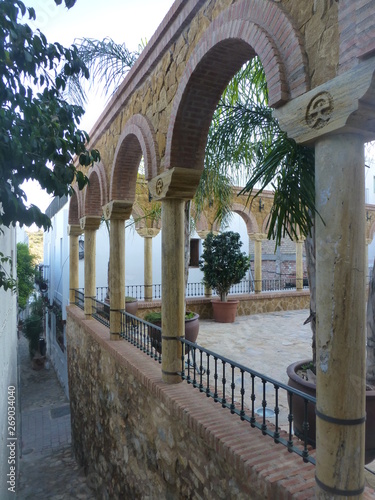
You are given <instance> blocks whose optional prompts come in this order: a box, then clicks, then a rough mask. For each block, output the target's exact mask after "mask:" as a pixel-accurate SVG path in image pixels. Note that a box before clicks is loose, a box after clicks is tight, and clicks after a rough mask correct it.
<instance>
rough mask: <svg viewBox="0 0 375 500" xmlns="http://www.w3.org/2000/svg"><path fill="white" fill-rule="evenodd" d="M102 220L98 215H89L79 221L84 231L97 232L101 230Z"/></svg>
mask: <svg viewBox="0 0 375 500" xmlns="http://www.w3.org/2000/svg"><path fill="white" fill-rule="evenodd" d="M101 220H102V218H101V217H99V216H97V215H87V216H86V217H82V218H81V219H79V224H80V226H81V230H82V231H84V230H86V229H93V230H94V231H96V230H97V229H99V226H100V222H101Z"/></svg>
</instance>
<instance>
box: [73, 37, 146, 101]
mask: <svg viewBox="0 0 375 500" xmlns="http://www.w3.org/2000/svg"><path fill="white" fill-rule="evenodd" d="M75 45H76V47H77V49H78V54H79V57H80V58H81V60H82V61H83V62H84V64H85V65H86V67H87V68H88V70H89V72H90V80H89V87H92V86H93V84H94V82H95V85H98V84H102V85H103V87H102V91H103V93H104V94H105V95H110V94H111V93H112V92H114V91H116V90H117V88H118V87H119V85H120V84H121V82H122V81H123V79H124V77H125V75H126V74H127V73H128V71H129V70H130V69H131V67H132V66H133V64H134V63H135V61H136V60H137V58H138V56H139V52H131V51H130V50H129V49H128V48H127V47H126V45H125V43H121V44H119V43H116V42H114V41H113V40H112V38H110V37H106V38H104V39H103V40H95V39H93V38H78V39H76V40H75ZM141 48H142V47H141V46H140V49H141ZM67 95H69V97H70V98H72V99H73V101H74V102H75V103H77V104H80V105H84V103H85V102H86V101H87V95H86V92H85V88H84V85H82V78H81V77H80V75H79V74H76V75H73V76H72V77H71V78H69V80H68V88H67Z"/></svg>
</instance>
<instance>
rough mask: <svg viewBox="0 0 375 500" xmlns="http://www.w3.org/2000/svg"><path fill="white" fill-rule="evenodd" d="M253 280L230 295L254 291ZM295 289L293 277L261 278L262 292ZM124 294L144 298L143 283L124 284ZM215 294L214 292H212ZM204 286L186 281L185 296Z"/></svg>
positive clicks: (200, 293)
mask: <svg viewBox="0 0 375 500" xmlns="http://www.w3.org/2000/svg"><path fill="white" fill-rule="evenodd" d="M255 283H256V282H255V281H254V280H249V279H245V280H242V281H241V282H240V283H237V284H236V285H233V286H232V287H231V289H230V290H229V294H230V295H236V294H247V293H254V290H255ZM303 288H304V289H306V290H307V289H308V288H309V284H308V280H307V278H304V279H303ZM295 289H296V278H295V277H294V276H293V277H288V276H284V277H280V278H272V279H263V280H262V292H278V291H288V290H295ZM107 291H108V287H106V286H100V287H97V288H96V298H97V300H100V301H102V302H103V301H104V300H105V298H106V296H107ZM125 295H126V296H129V297H134V298H136V299H138V300H143V299H144V298H145V286H144V285H126V286H125ZM212 295H213V296H216V294H215V292H213V294H212ZM204 296H205V287H204V284H203V283H188V284H187V287H186V297H204ZM152 299H155V300H158V299H161V285H160V284H156V285H152Z"/></svg>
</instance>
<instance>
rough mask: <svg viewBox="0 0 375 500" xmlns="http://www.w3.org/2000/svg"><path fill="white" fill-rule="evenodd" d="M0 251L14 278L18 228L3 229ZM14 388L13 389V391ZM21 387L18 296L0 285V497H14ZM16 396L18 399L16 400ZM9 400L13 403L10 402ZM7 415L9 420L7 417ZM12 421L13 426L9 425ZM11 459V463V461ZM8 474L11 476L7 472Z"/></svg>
mask: <svg viewBox="0 0 375 500" xmlns="http://www.w3.org/2000/svg"><path fill="white" fill-rule="evenodd" d="M0 229H1V231H0V252H1V253H2V254H3V255H4V256H9V257H11V259H12V266H10V265H9V264H6V263H4V264H2V265H1V267H2V268H3V269H5V271H6V272H7V273H8V274H9V275H10V276H11V277H13V278H16V273H17V271H16V260H17V253H16V252H17V250H16V229H15V228H10V229H8V228H6V227H1V228H0ZM13 389H15V390H14V392H13ZM18 392H19V387H18V383H17V295H16V293H15V292H12V291H11V290H7V291H5V290H4V288H0V394H1V397H0V445H1V450H2V451H1V453H0V477H1V486H0V498H2V499H8V498H14V493H12V492H10V491H8V488H9V487H11V486H12V485H11V483H8V481H9V480H12V479H13V476H12V473H13V472H14V470H12V469H11V467H15V470H17V469H18V466H17V464H15V463H13V462H12V460H13V449H11V447H10V446H8V445H9V444H10V443H12V442H13V441H11V440H8V437H12V434H11V433H12V432H13V429H12V427H13V417H14V414H13V412H12V409H13V408H14V407H13V403H16V405H17V406H18ZM14 397H15V400H14V399H13V398H14ZM8 402H9V403H10V404H8ZM8 416H9V418H10V420H8ZM15 417H16V425H17V428H16V432H17V436H19V435H20V434H19V431H20V419H19V418H18V417H19V412H18V410H17V413H16V415H15ZM9 423H10V424H11V425H9ZM20 444H21V443H20V441H17V442H16V444H15V448H16V456H18V449H19V448H18V447H19V446H20ZM9 461H11V463H9ZM8 474H9V475H8Z"/></svg>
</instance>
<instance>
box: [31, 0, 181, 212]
mask: <svg viewBox="0 0 375 500" xmlns="http://www.w3.org/2000/svg"><path fill="white" fill-rule="evenodd" d="M24 3H25V4H26V5H27V6H28V7H34V9H35V12H36V21H35V22H30V21H26V19H25V22H28V24H29V25H30V26H31V27H32V28H33V29H37V28H39V29H40V30H41V32H42V33H44V35H46V37H47V40H48V41H49V42H59V43H61V44H63V45H64V46H69V45H71V44H72V43H73V42H74V40H75V39H76V38H82V37H85V38H96V39H98V40H102V39H103V38H105V37H110V38H112V39H113V40H114V41H115V42H118V43H124V42H125V44H126V46H127V47H128V48H129V49H130V50H132V51H134V50H137V49H138V45H139V44H140V43H141V40H142V39H143V40H150V38H151V37H152V35H153V34H154V32H155V31H156V29H157V27H158V26H159V24H160V23H161V22H162V20H163V19H164V17H165V15H166V14H167V12H168V10H169V8H170V7H171V5H172V4H173V0H77V2H76V4H75V6H74V7H73V8H72V9H70V10H68V9H66V8H65V7H63V6H62V5H60V6H59V7H57V6H56V5H55V3H54V1H53V0H24ZM105 102H106V98H105V97H103V96H102V95H101V93H100V92H94V91H92V92H91V94H90V95H89V102H88V105H87V107H86V113H85V116H84V117H83V119H82V120H81V123H80V128H81V129H83V130H86V131H87V132H88V133H90V130H91V128H92V126H93V125H94V123H95V122H96V120H97V119H98V118H99V116H100V114H101V112H102V111H103V109H104V106H105ZM24 190H25V192H26V195H27V203H28V204H34V205H37V206H38V207H39V208H40V209H41V210H43V211H44V210H45V209H46V208H47V207H48V205H49V204H50V202H51V201H52V197H50V196H49V195H48V194H47V193H46V192H43V191H42V190H41V188H40V186H39V184H38V183H37V182H28V183H27V185H24Z"/></svg>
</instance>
